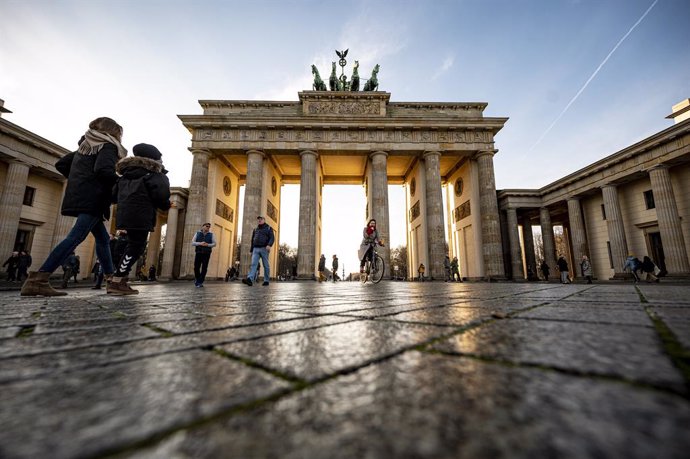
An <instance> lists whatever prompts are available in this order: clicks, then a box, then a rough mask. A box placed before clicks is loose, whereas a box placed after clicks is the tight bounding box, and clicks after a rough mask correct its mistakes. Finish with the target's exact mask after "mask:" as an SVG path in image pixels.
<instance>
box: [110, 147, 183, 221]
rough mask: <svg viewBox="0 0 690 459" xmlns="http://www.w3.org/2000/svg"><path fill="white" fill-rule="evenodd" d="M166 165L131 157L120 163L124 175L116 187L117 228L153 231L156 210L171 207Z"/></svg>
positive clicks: (114, 200) (118, 170)
mask: <svg viewBox="0 0 690 459" xmlns="http://www.w3.org/2000/svg"><path fill="white" fill-rule="evenodd" d="M166 172H167V171H165V169H163V165H162V164H161V163H159V162H157V161H154V160H152V159H149V158H142V157H139V156H128V157H127V158H123V159H121V160H120V162H118V163H117V173H118V174H121V175H122V176H121V177H120V178H119V179H118V181H117V183H116V184H115V186H114V187H113V202H114V203H116V204H117V215H116V218H115V222H116V225H117V228H118V229H126V230H146V231H153V229H154V228H155V226H156V209H161V210H168V209H169V208H170V181H169V180H168V177H166V175H165V173H166Z"/></svg>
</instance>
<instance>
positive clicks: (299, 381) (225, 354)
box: [207, 346, 308, 387]
mask: <svg viewBox="0 0 690 459" xmlns="http://www.w3.org/2000/svg"><path fill="white" fill-rule="evenodd" d="M207 350H208V351H210V352H213V353H214V354H217V355H219V356H221V357H223V358H224V359H228V360H232V361H235V362H240V363H242V364H244V365H246V366H248V367H251V368H257V369H259V370H262V371H264V372H266V373H268V374H270V375H272V376H275V377H277V378H280V379H282V380H284V381H287V382H289V383H291V384H295V385H297V386H298V387H300V386H306V385H307V384H308V382H307V381H306V380H304V379H302V378H299V377H297V376H295V375H292V374H289V373H285V372H283V371H280V370H276V369H275V368H271V367H268V366H266V365H263V364H261V363H259V362H256V361H254V360H252V359H248V358H246V357H242V356H240V355H237V354H233V353H232V352H228V351H226V350H225V349H222V348H220V347H218V346H209V347H208V348H207Z"/></svg>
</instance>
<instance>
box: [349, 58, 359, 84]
mask: <svg viewBox="0 0 690 459" xmlns="http://www.w3.org/2000/svg"><path fill="white" fill-rule="evenodd" d="M350 91H359V61H355V66H354V67H353V68H352V80H350Z"/></svg>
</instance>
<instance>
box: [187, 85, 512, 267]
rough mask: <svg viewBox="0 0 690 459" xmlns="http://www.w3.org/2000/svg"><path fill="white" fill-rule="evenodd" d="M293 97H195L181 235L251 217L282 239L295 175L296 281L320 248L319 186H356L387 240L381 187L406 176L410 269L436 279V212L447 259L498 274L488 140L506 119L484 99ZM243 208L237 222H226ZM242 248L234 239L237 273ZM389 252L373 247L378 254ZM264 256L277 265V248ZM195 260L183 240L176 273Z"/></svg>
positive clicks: (245, 259) (440, 250) (232, 227)
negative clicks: (285, 192) (241, 191)
mask: <svg viewBox="0 0 690 459" xmlns="http://www.w3.org/2000/svg"><path fill="white" fill-rule="evenodd" d="M298 96H299V101H297V102H276V101H226V100H203V101H200V104H201V106H202V108H203V110H204V112H203V114H202V115H180V116H179V118H180V119H181V120H182V122H183V123H184V125H185V126H186V127H187V129H189V131H190V132H191V133H192V145H191V148H190V151H191V152H192V155H193V156H194V160H193V166H192V177H191V183H190V188H189V198H188V203H187V211H186V216H185V224H184V240H185V241H186V240H191V238H192V236H193V234H194V232H195V231H196V230H197V229H198V226H199V224H200V223H201V222H204V221H211V222H212V223H213V225H214V227H215V226H218V227H219V228H220V230H222V232H223V234H232V235H235V236H228V238H227V239H232V238H236V234H237V229H238V225H239V224H241V225H242V234H251V230H252V228H253V227H254V226H255V224H256V220H255V219H256V216H257V215H265V216H266V218H267V223H269V224H270V225H271V226H273V228H274V229H275V230H276V235H277V238H278V240H280V239H279V238H280V226H281V225H280V190H281V186H282V185H283V184H286V183H298V184H299V185H300V205H299V227H300V232H299V238H298V277H300V278H304V279H312V278H314V276H315V274H316V269H317V266H318V258H319V256H320V253H321V251H320V249H321V228H322V224H321V214H322V209H321V205H322V199H321V190H322V187H323V186H324V184H363V185H364V188H365V193H366V199H367V216H366V217H367V218H375V219H376V220H377V222H378V226H379V231H380V232H381V233H382V236H383V237H384V238H385V239H386V240H389V239H390V238H389V211H388V184H403V185H404V186H405V188H406V213H407V231H406V233H407V239H408V241H407V242H408V244H407V247H408V259H409V260H410V263H409V270H410V272H408V277H412V276H413V275H414V274H415V272H416V266H417V265H418V264H419V263H424V264H425V265H426V266H427V267H428V268H427V275H430V276H431V277H433V278H436V279H440V278H443V275H444V272H443V259H444V256H445V254H446V250H445V243H446V241H445V236H444V227H443V225H444V224H446V223H444V221H445V220H444V213H447V214H448V215H449V217H450V218H449V219H448V226H449V228H448V229H449V231H448V234H449V241H448V244H449V247H450V251H451V254H450V255H451V256H458V257H459V258H460V259H461V260H462V261H461V263H462V265H461V266H462V269H463V270H464V272H463V275H464V276H466V277H470V278H480V277H494V278H499V277H503V276H504V269H503V256H502V248H501V234H500V226H499V216H498V206H497V201H496V187H495V180H494V172H493V155H494V153H495V152H496V150H495V148H494V136H495V134H496V133H497V132H498V131H499V130H500V129H501V128H502V127H503V125H504V124H505V122H506V120H507V118H485V117H484V116H483V111H484V109H485V107H486V105H487V104H485V103H443V102H441V103H425V102H390V93H387V92H379V91H372V92H363V93H360V92H350V91H303V92H300V93H299V94H298ZM241 184H244V185H245V196H244V202H242V203H240V202H239V198H238V192H237V191H238V188H239V186H240V185H241ZM444 184H445V185H447V186H446V191H447V193H448V199H447V202H448V209H445V211H444V208H443V200H442V193H443V188H444ZM240 205H242V206H243V221H242V222H238V221H236V219H235V216H236V215H237V209H238V208H239V206H240ZM226 230H227V232H226ZM226 243H227V244H232V242H231V241H220V246H221V250H223V249H222V246H223V244H226ZM249 244H250V241H249V240H248V238H243V240H242V258H241V267H242V270H243V271H245V272H246V270H247V269H248V265H249ZM233 249H234V245H231V246H230V249H229V250H230V258H232V253H231V252H232V250H233ZM389 250H390V247H385V248H384V249H383V250H382V252H383V253H382V255H383V256H384V259H385V260H386V261H390V253H389ZM271 256H272V257H273V259H272V266H276V261H277V251H273V253H272V254H271ZM192 260H193V251H192V248H191V245H189V244H185V245H184V246H183V253H182V258H181V262H180V276H181V277H185V276H188V275H190V274H191V272H192ZM386 265H387V267H389V266H390V263H389V262H388V263H386ZM213 274H214V273H212V272H209V275H211V276H213ZM216 274H217V275H219V274H218V273H216ZM387 275H388V276H390V273H387Z"/></svg>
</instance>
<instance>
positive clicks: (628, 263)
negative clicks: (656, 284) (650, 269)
mask: <svg viewBox="0 0 690 459" xmlns="http://www.w3.org/2000/svg"><path fill="white" fill-rule="evenodd" d="M638 269H640V260H638V259H637V258H636V257H635V256H634V255H633V254H632V253H630V254H628V258H626V259H625V263H624V264H623V272H625V271H627V270H630V274H632V278H633V283H635V284H637V283H638V282H639V281H640V277H639V276H638V275H637V270H638Z"/></svg>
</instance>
